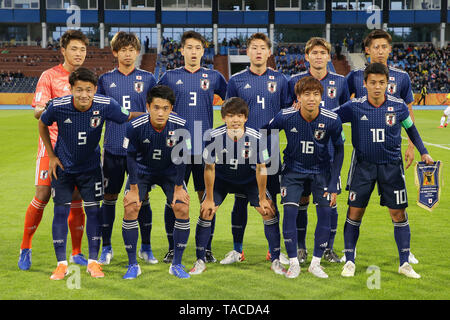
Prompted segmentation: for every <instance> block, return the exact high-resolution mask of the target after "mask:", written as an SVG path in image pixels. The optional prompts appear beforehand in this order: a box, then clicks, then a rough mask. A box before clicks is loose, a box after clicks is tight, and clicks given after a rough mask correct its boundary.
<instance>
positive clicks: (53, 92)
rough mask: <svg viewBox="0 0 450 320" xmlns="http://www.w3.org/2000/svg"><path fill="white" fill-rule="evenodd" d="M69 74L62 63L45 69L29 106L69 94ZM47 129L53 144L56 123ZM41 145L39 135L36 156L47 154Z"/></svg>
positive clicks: (42, 103)
mask: <svg viewBox="0 0 450 320" xmlns="http://www.w3.org/2000/svg"><path fill="white" fill-rule="evenodd" d="M69 74H70V72H69V71H67V70H66V69H64V68H63V66H62V64H59V65H57V66H55V67H53V68H50V69H48V70H45V71H44V72H43V73H42V75H41V77H40V78H39V81H38V83H37V85H36V92H35V94H34V97H33V102H32V104H31V106H32V107H33V108H35V107H36V106H37V105H45V104H46V103H47V102H48V101H49V100H50V99H53V98H59V97H63V96H67V95H69V94H71V93H70V84H69ZM48 129H49V131H50V139H51V140H52V144H53V145H54V144H55V142H56V138H57V137H58V126H57V125H56V122H55V123H53V124H52V125H51V126H50V127H48ZM43 145H44V144H43V143H42V141H41V137H39V150H38V157H42V156H47V152H46V151H45V147H44V150H43V149H42V146H43Z"/></svg>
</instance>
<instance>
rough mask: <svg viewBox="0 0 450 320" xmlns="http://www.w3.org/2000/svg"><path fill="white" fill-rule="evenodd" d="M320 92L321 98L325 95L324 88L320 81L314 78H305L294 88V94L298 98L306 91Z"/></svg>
mask: <svg viewBox="0 0 450 320" xmlns="http://www.w3.org/2000/svg"><path fill="white" fill-rule="evenodd" d="M316 90H318V91H320V96H322V94H323V86H322V84H321V83H320V81H319V80H317V79H316V78H314V77H304V78H301V79H300V80H298V81H297V83H296V84H295V87H294V92H295V94H296V95H297V96H300V95H302V93H303V92H306V91H316Z"/></svg>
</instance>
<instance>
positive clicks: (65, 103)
mask: <svg viewBox="0 0 450 320" xmlns="http://www.w3.org/2000/svg"><path fill="white" fill-rule="evenodd" d="M72 99H73V97H72V96H71V95H70V96H65V97H62V98H57V99H54V100H52V102H51V103H50V104H49V106H48V108H47V110H45V111H44V112H43V113H42V115H41V120H42V122H43V123H44V124H45V125H47V126H49V125H51V124H52V123H54V122H56V123H57V125H58V138H57V140H56V145H55V154H56V156H57V157H58V158H59V160H60V161H61V163H62V165H63V166H64V171H65V172H67V173H80V172H86V171H89V170H94V169H96V168H97V167H98V166H99V165H100V146H99V142H100V138H101V135H102V128H103V123H104V122H105V120H106V121H114V122H117V123H125V122H126V121H127V120H128V117H129V114H130V113H129V111H128V110H126V109H124V108H122V107H121V106H120V105H119V104H118V103H117V101H116V100H114V99H113V98H110V97H105V96H102V95H99V94H96V95H94V100H93V103H92V106H91V108H90V109H89V110H87V111H84V112H80V111H78V110H77V109H75V107H74V106H73V104H72Z"/></svg>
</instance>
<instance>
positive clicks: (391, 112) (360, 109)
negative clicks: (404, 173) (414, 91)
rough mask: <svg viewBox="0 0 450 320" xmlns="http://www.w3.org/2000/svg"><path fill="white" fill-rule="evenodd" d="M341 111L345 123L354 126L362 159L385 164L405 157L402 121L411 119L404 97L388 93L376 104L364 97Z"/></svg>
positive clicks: (357, 150) (353, 130)
mask: <svg viewBox="0 0 450 320" xmlns="http://www.w3.org/2000/svg"><path fill="white" fill-rule="evenodd" d="M337 113H338V115H339V117H340V118H341V121H342V122H350V123H351V125H352V144H353V148H354V149H355V152H356V156H357V157H358V158H359V159H362V160H365V161H368V162H372V163H377V164H385V163H389V162H393V161H398V160H399V159H401V158H402V153H401V143H402V138H401V129H402V128H401V123H402V121H404V120H406V119H408V118H409V110H408V107H407V105H406V104H405V102H404V101H403V100H402V99H398V98H395V97H392V96H390V95H386V100H385V102H384V103H383V104H382V105H381V106H379V107H376V106H373V105H372V104H371V103H370V102H369V101H368V99H367V96H364V97H361V98H358V99H352V100H351V101H349V102H347V103H345V104H344V105H342V106H341V107H340V108H339V110H338V111H337Z"/></svg>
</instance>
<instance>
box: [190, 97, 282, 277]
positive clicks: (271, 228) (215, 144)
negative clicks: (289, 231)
mask: <svg viewBox="0 0 450 320" xmlns="http://www.w3.org/2000/svg"><path fill="white" fill-rule="evenodd" d="M221 115H222V119H223V121H224V122H225V125H223V126H220V127H218V128H216V129H214V130H212V131H211V132H210V134H209V137H208V138H207V140H210V142H206V144H207V145H206V147H205V149H204V151H203V159H204V160H205V172H204V179H205V195H204V197H203V201H202V204H201V210H200V217H199V219H198V223H197V229H196V233H195V240H196V247H197V250H196V253H197V261H196V262H195V264H194V267H193V268H192V269H191V271H190V272H189V273H190V274H201V273H202V272H203V271H204V270H205V269H206V264H205V262H206V261H205V247H206V246H207V244H208V241H209V238H210V235H211V221H212V219H213V218H214V216H215V213H216V211H217V209H218V207H219V206H220V205H221V204H222V202H223V201H224V200H225V198H226V196H227V194H228V193H234V194H241V195H244V196H246V198H247V199H248V200H249V202H250V204H251V205H252V206H253V207H255V209H256V210H257V211H258V212H259V213H260V214H261V216H262V218H263V222H264V233H265V235H266V238H267V241H268V242H269V248H270V251H271V252H270V253H271V258H272V266H271V269H272V270H273V271H274V272H275V273H277V274H282V275H284V274H285V273H286V270H285V269H284V267H283V266H282V264H281V263H280V260H279V257H280V237H281V235H280V231H279V228H278V217H276V216H275V206H274V205H273V203H272V201H271V200H270V196H269V198H268V197H267V194H268V193H267V190H266V185H267V173H266V166H265V163H267V162H268V161H269V160H270V158H269V153H268V151H267V146H264V145H263V143H261V134H260V133H259V132H257V131H256V130H254V129H252V128H249V127H246V126H245V123H246V122H247V120H248V106H247V103H246V102H245V101H244V100H243V99H241V98H238V97H233V98H230V99H228V100H226V101H225V102H224V104H223V105H222V109H221ZM255 166H256V168H255ZM255 170H256V172H255ZM235 252H236V251H235ZM236 255H239V256H240V253H238V252H236Z"/></svg>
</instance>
